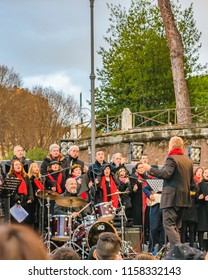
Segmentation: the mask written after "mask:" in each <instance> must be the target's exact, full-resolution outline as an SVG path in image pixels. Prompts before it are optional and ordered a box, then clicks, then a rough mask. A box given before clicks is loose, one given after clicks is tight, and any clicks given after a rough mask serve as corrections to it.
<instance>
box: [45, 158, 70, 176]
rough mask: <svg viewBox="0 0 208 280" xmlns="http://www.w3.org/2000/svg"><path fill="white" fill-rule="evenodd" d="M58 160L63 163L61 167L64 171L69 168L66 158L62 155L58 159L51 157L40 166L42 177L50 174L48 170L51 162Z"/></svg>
mask: <svg viewBox="0 0 208 280" xmlns="http://www.w3.org/2000/svg"><path fill="white" fill-rule="evenodd" d="M53 160H56V161H59V162H60V163H61V167H62V168H63V169H64V168H66V166H67V162H66V158H65V157H64V156H62V155H59V157H58V158H53V157H52V156H51V155H48V156H46V157H45V158H44V159H43V161H42V163H41V166H40V173H41V175H46V174H47V173H48V171H47V168H48V166H49V165H50V163H51V161H53Z"/></svg>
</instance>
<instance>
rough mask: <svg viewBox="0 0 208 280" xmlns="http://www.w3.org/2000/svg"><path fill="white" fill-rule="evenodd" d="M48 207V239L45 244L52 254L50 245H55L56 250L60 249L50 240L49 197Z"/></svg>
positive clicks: (48, 200) (48, 199)
mask: <svg viewBox="0 0 208 280" xmlns="http://www.w3.org/2000/svg"><path fill="white" fill-rule="evenodd" d="M46 207H47V209H48V224H47V234H46V236H45V238H46V241H45V242H44V244H46V246H47V250H48V253H51V248H50V245H51V244H52V245H54V246H55V247H56V248H57V247H58V246H57V245H56V244H55V243H54V242H52V241H51V240H50V237H51V232H50V198H49V197H47V203H46Z"/></svg>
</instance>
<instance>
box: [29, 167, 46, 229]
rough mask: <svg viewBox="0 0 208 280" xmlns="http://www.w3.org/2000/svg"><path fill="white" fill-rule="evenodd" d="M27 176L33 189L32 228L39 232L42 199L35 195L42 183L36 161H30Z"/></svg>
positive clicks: (41, 187)
mask: <svg viewBox="0 0 208 280" xmlns="http://www.w3.org/2000/svg"><path fill="white" fill-rule="evenodd" d="M28 176H29V178H30V182H31V185H32V189H33V196H34V201H33V202H32V204H31V208H32V213H31V216H32V217H31V219H32V221H33V223H34V229H35V230H37V231H39V232H41V205H42V204H44V202H43V201H41V199H40V198H39V197H38V196H37V195H36V193H37V192H38V191H43V190H44V184H43V183H42V182H41V179H40V178H41V174H40V167H39V164H38V163H37V162H33V163H31V165H30V167H29V170H28Z"/></svg>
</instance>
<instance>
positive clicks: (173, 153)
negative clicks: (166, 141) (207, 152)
mask: <svg viewBox="0 0 208 280" xmlns="http://www.w3.org/2000/svg"><path fill="white" fill-rule="evenodd" d="M168 155H169V156H173V155H184V152H183V150H182V149H181V148H176V149H172V150H171V151H170V152H169V154H168Z"/></svg>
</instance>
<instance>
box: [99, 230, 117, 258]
mask: <svg viewBox="0 0 208 280" xmlns="http://www.w3.org/2000/svg"><path fill="white" fill-rule="evenodd" d="M121 245H122V242H121V239H120V238H119V236H118V235H117V234H115V233H113V232H102V233H101V234H100V235H99V238H98V241H97V244H96V249H95V250H94V255H93V256H94V257H95V258H96V260H121V259H122V258H121V256H120V255H119V253H120V249H121Z"/></svg>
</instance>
